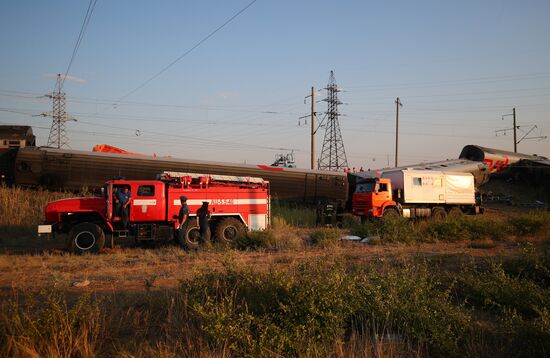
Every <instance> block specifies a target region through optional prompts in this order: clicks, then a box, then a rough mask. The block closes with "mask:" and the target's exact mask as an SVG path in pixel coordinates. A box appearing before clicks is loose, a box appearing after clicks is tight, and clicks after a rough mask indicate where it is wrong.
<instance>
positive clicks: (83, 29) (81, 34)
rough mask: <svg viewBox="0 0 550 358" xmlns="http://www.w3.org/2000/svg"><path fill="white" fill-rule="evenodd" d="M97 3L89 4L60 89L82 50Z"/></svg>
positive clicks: (91, 2) (93, 0)
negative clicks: (83, 40)
mask: <svg viewBox="0 0 550 358" xmlns="http://www.w3.org/2000/svg"><path fill="white" fill-rule="evenodd" d="M96 3H97V0H90V2H89V3H88V8H87V9H86V15H85V16H84V20H83V22H82V26H81V27H80V32H79V34H78V37H77V39H76V43H75V45H74V48H73V53H72V54H71V58H70V60H69V64H68V65H67V69H66V70H65V74H64V75H63V77H62V79H61V85H60V87H63V84H64V83H65V80H66V79H67V75H68V74H69V71H70V70H71V67H72V65H73V62H74V59H75V58H76V54H77V53H78V49H79V48H80V45H81V44H82V39H83V38H84V34H85V33H86V29H87V28H88V24H89V23H90V19H91V18H92V14H93V12H94V8H95V5H96Z"/></svg>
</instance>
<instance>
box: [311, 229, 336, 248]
mask: <svg viewBox="0 0 550 358" xmlns="http://www.w3.org/2000/svg"><path fill="white" fill-rule="evenodd" d="M342 236H343V233H342V231H341V230H340V229H336V228H321V229H316V230H314V231H313V232H312V233H311V234H310V239H311V243H312V244H313V245H318V246H321V247H330V246H334V245H338V243H339V241H340V238H341V237H342Z"/></svg>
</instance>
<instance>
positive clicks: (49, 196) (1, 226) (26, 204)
mask: <svg viewBox="0 0 550 358" xmlns="http://www.w3.org/2000/svg"><path fill="white" fill-rule="evenodd" d="M74 196H76V195H75V194H73V193H64V192H50V191H40V190H28V189H21V188H7V187H5V186H1V187H0V239H4V240H7V239H10V238H11V237H12V236H13V235H20V236H25V235H27V236H28V235H34V234H35V233H36V226H37V225H39V224H40V223H41V222H43V221H44V208H45V207H46V204H47V203H49V202H51V201H54V200H58V199H63V198H68V197H74Z"/></svg>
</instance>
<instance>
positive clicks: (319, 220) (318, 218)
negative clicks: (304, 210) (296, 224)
mask: <svg viewBox="0 0 550 358" xmlns="http://www.w3.org/2000/svg"><path fill="white" fill-rule="evenodd" d="M324 216H325V207H324V205H323V203H322V202H321V201H320V200H319V201H318V202H317V208H316V210H315V226H321V225H322V224H323V218H324Z"/></svg>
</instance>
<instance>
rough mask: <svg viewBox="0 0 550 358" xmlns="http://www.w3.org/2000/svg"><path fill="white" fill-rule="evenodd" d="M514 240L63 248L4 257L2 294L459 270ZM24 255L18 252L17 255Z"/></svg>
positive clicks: (501, 253) (512, 249) (515, 249)
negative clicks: (386, 265)
mask: <svg viewBox="0 0 550 358" xmlns="http://www.w3.org/2000/svg"><path fill="white" fill-rule="evenodd" d="M519 250H520V247H519V246H518V244H517V243H516V242H514V241H502V242H495V243H493V244H492V245H490V247H488V248H475V247H471V243H470V242H459V243H443V242H440V243H420V244H386V245H368V244H360V243H353V242H341V243H340V245H337V246H334V247H330V248H324V249H322V248H314V247H309V248H306V249H303V250H292V251H282V252H268V251H265V252H264V251H251V252H244V251H236V250H223V251H202V250H199V251H195V252H191V253H189V254H187V253H185V252H184V251H183V250H181V249H180V248H178V247H176V246H164V247H151V248H137V247H117V248H115V249H106V250H104V251H103V252H102V253H100V254H98V255H83V256H76V255H70V254H67V253H65V252H64V251H62V250H58V249H43V250H42V251H41V252H35V253H21V252H20V251H19V250H16V251H15V252H13V251H12V252H10V251H6V252H4V253H3V254H2V255H0V290H12V289H16V290H19V289H22V290H28V289H31V290H41V289H51V288H58V289H62V290H64V291H68V292H73V293H77V292H82V291H98V292H113V291H128V292H137V291H143V290H146V289H158V288H174V287H176V286H177V285H178V284H179V282H180V280H183V279H186V278H189V277H191V276H192V275H194V274H195V273H196V272H197V271H198V270H200V269H203V268H216V267H221V266H222V265H224V264H228V263H229V264H247V265H252V266H253V267H257V269H258V270H264V269H266V268H268V267H273V266H275V267H277V266H285V265H290V264H294V263H297V262H299V261H301V260H304V259H307V258H314V257H323V256H325V255H339V256H341V257H342V258H344V259H345V260H349V261H355V262H359V263H365V264H366V263H369V262H370V263H372V262H374V263H376V262H378V261H381V260H394V259H399V258H415V257H419V258H423V259H428V260H436V261H439V262H444V263H445V265H457V266H459V265H460V263H461V262H465V261H469V260H478V259H482V258H486V257H506V256H513V255H516V254H518V253H519ZM17 251H19V252H17Z"/></svg>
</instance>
